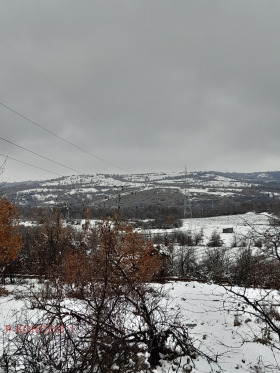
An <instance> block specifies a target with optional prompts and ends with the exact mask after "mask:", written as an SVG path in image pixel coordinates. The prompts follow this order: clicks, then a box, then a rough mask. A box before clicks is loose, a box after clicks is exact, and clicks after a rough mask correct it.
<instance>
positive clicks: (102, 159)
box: [0, 102, 130, 173]
mask: <svg viewBox="0 0 280 373" xmlns="http://www.w3.org/2000/svg"><path fill="white" fill-rule="evenodd" d="M0 105H1V106H3V107H4V108H5V109H7V110H9V111H11V112H12V113H14V114H16V115H18V116H19V117H21V118H23V119H25V120H27V121H28V122H29V123H31V124H33V125H34V126H37V127H39V128H41V129H42V130H44V131H46V132H48V133H50V134H51V135H53V136H55V137H57V138H58V139H60V140H62V141H64V142H66V143H67V144H69V145H71V146H74V147H75V148H76V149H79V150H81V151H82V152H84V153H86V154H88V155H90V156H92V157H94V158H96V159H99V160H100V161H102V162H105V163H107V164H109V165H110V166H113V167H116V168H118V169H120V170H122V171H125V172H128V173H130V171H128V170H126V169H125V168H122V167H120V166H117V165H115V164H114V163H111V162H109V161H106V159H104V158H101V157H98V156H97V155H95V154H93V153H91V152H89V151H87V150H85V149H83V148H81V147H80V146H78V145H76V144H74V143H72V142H71V141H68V140H66V139H64V138H63V137H61V136H59V135H57V134H56V133H54V132H52V131H51V130H49V129H47V128H46V127H44V126H42V125H41V124H39V123H37V122H35V121H33V120H32V119H30V118H28V117H26V116H25V115H23V114H21V113H19V112H18V111H16V110H14V109H12V108H11V107H9V106H7V105H5V104H4V103H3V102H0Z"/></svg>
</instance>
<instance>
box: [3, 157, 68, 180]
mask: <svg viewBox="0 0 280 373" xmlns="http://www.w3.org/2000/svg"><path fill="white" fill-rule="evenodd" d="M0 156H2V157H5V158H6V159H11V160H13V161H16V162H20V163H23V164H26V165H27V166H30V167H34V168H38V170H42V171H45V172H49V173H50V174H54V175H57V176H62V177H64V176H65V175H61V174H59V173H57V172H54V171H49V170H46V169H45V168H41V167H38V166H35V165H33V164H31V163H27V162H23V161H20V160H19V159H16V158H12V157H10V156H9V155H5V154H1V153H0Z"/></svg>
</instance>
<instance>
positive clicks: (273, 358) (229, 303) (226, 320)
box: [0, 282, 280, 373]
mask: <svg viewBox="0 0 280 373" xmlns="http://www.w3.org/2000/svg"><path fill="white" fill-rule="evenodd" d="M165 288H166V289H169V296H168V304H169V305H168V307H169V308H170V309H171V310H172V311H171V312H173V313H174V312H175V313H177V312H179V315H180V316H178V317H179V319H180V320H179V321H180V322H181V323H183V324H185V325H187V326H188V328H189V334H190V337H191V338H192V339H193V343H194V345H195V347H196V348H198V349H199V350H201V351H202V352H203V353H205V354H207V355H208V356H210V357H212V358H213V359H214V360H217V362H216V363H215V362H212V363H209V361H207V359H206V358H205V357H202V356H200V357H198V358H196V359H194V360H193V361H189V363H188V362H187V360H186V359H185V360H184V358H183V359H181V360H180V363H181V365H185V367H188V366H189V365H191V366H192V372H197V373H209V372H228V373H233V372H236V371H238V372H255V373H264V372H279V371H280V366H279V365H278V363H280V352H279V351H277V350H276V349H272V348H271V347H269V346H268V345H266V344H265V337H264V336H265V335H266V334H265V333H266V329H265V325H264V324H263V323H262V322H260V321H259V320H258V318H256V317H252V316H251V315H248V314H246V313H245V314H241V312H240V311H237V310H236V309H237V308H238V306H237V305H238V303H239V300H236V299H234V298H233V297H231V296H230V295H229V294H228V293H227V292H226V290H225V289H224V288H223V287H220V286H217V285H213V284H211V285H210V284H202V283H198V282H187V283H186V282H172V283H168V284H167V285H165ZM7 289H8V290H9V291H10V294H9V295H8V296H7V297H1V298H0V315H1V316H0V318H1V319H0V321H1V323H0V325H1V346H2V347H3V340H4V337H7V334H11V333H14V332H12V331H11V330H17V328H18V333H22V332H24V328H23V326H21V327H18V326H19V325H26V320H30V321H29V324H30V325H31V324H35V323H36V317H38V313H37V312H36V310H32V311H31V310H27V309H26V305H25V303H24V300H22V299H18V298H20V297H22V296H24V294H26V295H27V293H28V292H29V290H28V289H27V288H26V287H24V286H22V285H19V286H12V285H8V286H7ZM26 292H27V293H26ZM259 292H260V291H259V290H258V291H257V290H252V289H251V290H249V295H250V296H251V297H259V296H260V294H259ZM271 296H274V301H277V302H279V300H280V297H279V293H278V292H274V294H271ZM239 308H240V306H239ZM248 311H249V309H248ZM10 329H11V330H10ZM269 338H270V342H273V341H274V340H275V341H276V342H277V339H276V337H275V336H274V335H273V334H270V337H269ZM260 341H263V342H262V343H261V342H260ZM278 346H279V344H278ZM186 371H187V370H184V369H181V368H178V366H177V365H176V361H175V363H174V362H173V363H172V364H171V363H170V362H168V361H166V360H164V358H163V360H162V366H161V367H158V368H157V369H155V370H154V372H155V373H164V372H170V373H171V372H180V373H183V372H186ZM2 372H4V370H2V371H1V373H2ZM42 373H43V371H42Z"/></svg>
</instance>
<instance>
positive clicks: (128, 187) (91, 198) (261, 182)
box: [4, 171, 280, 216]
mask: <svg viewBox="0 0 280 373" xmlns="http://www.w3.org/2000/svg"><path fill="white" fill-rule="evenodd" d="M4 194H5V195H6V196H7V198H8V199H9V200H11V201H12V202H16V203H17V204H18V205H19V206H28V207H37V206H54V205H57V204H60V205H73V206H78V205H82V204H84V205H87V206H91V207H98V206H101V205H104V204H106V206H108V207H114V206H116V205H117V203H119V201H121V204H122V205H123V206H124V207H128V208H142V207H145V206H153V205H154V206H159V205H160V206H164V207H171V206H175V207H180V208H182V205H183V203H184V195H185V194H187V195H189V197H190V200H191V202H192V203H193V205H194V209H195V210H196V216H203V212H204V211H205V209H209V208H212V210H215V209H217V208H219V209H220V210H222V209H223V208H224V209H227V210H228V211H220V213H221V214H222V213H224V212H226V213H232V212H234V213H236V212H238V211H236V210H234V211H230V209H233V208H236V206H233V205H232V206H231V208H229V207H228V206H227V205H228V203H229V201H230V203H232V204H235V205H236V204H242V203H243V204H244V203H256V202H260V203H275V201H277V200H278V199H279V196H280V172H266V173H249V174H248V173H243V174H240V173H221V172H214V171H211V172H190V173H188V174H187V175H185V172H173V173H163V172H162V173H149V174H123V175H117V174H111V175H109V174H95V175H74V176H67V177H61V178H57V179H52V180H45V181H37V182H25V183H24V182H23V183H13V184H6V186H5V188H4ZM240 212H241V211H240ZM242 212H243V211H242Z"/></svg>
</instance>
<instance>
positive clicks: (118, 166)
mask: <svg viewBox="0 0 280 373" xmlns="http://www.w3.org/2000/svg"><path fill="white" fill-rule="evenodd" d="M0 56H1V58H0V66H1V68H0V83H1V89H0V121H1V122H0V123H1V127H0V128H1V132H0V137H1V139H0V146H1V150H0V153H1V156H0V161H1V162H3V161H4V160H5V158H4V156H5V155H8V157H9V158H8V159H7V161H6V165H5V170H4V174H3V175H2V179H4V180H6V181H15V180H17V181H19V180H29V179H48V178H53V177H56V174H59V175H70V174H75V172H76V171H77V172H76V173H78V172H80V173H87V174H92V173H96V172H101V173H123V172H133V173H136V172H151V171H164V172H167V171H180V170H183V169H184V167H185V165H186V167H187V169H188V170H190V171H199V170H219V171H225V170H227V171H248V172H250V171H265V170H278V169H280V146H279V139H280V1H279V0H266V1H263V0H81V1H77V0H48V1H43V0H39V1H38V0H14V1H10V0H2V1H1V2H0ZM24 117H25V118H27V119H25V118H24ZM32 122H33V123H32ZM72 144H73V145H72ZM74 145H75V146H74ZM23 148H24V149H23ZM25 149H28V150H29V152H28V151H27V150H25ZM31 152H33V153H31ZM34 153H36V154H34ZM37 154H38V155H40V156H41V157H39V156H38V155H37ZM43 157H45V158H48V159H50V160H53V161H55V162H57V163H60V165H59V164H56V163H54V162H51V161H50V160H48V159H45V158H43ZM19 161H21V162H25V163H20V162H19ZM26 163H28V164H31V165H33V166H36V167H39V168H42V169H44V170H39V169H38V168H34V167H31V166H29V165H27V164H26ZM63 166H65V167H63ZM67 167H68V168H67ZM74 170H75V171H74ZM47 171H52V172H54V174H51V173H50V172H47Z"/></svg>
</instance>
